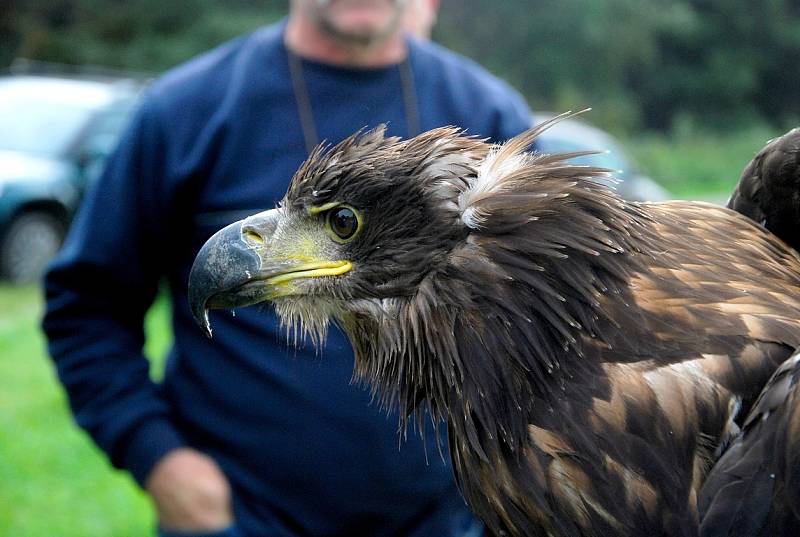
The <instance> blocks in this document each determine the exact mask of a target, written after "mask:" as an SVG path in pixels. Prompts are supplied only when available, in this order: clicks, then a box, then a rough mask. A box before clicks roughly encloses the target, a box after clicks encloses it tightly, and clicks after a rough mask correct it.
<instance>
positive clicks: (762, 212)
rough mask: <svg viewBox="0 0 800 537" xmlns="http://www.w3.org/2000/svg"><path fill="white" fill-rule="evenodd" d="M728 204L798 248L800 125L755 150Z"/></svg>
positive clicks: (799, 236) (799, 235)
mask: <svg viewBox="0 0 800 537" xmlns="http://www.w3.org/2000/svg"><path fill="white" fill-rule="evenodd" d="M728 207H730V208H731V209H733V210H734V211H737V212H740V213H742V214H743V215H745V216H748V217H750V218H752V219H753V220H755V221H756V222H758V223H759V224H761V225H763V226H764V227H765V228H767V229H768V230H770V231H771V232H773V233H774V234H776V235H777V236H778V237H780V238H781V239H783V240H784V241H785V242H786V243H787V244H789V245H791V246H792V247H794V248H795V249H800V226H798V218H799V217H800V128H797V129H792V130H791V131H789V132H788V133H786V134H784V135H783V136H780V137H778V138H775V139H774V140H770V141H769V143H767V145H766V147H764V149H762V150H761V151H759V153H758V154H757V155H756V156H755V157H754V158H753V160H751V161H750V163H749V164H748V165H747V167H745V169H744V171H743V172H742V176H741V178H740V179H739V184H738V185H736V189H735V190H734V191H733V194H732V195H731V198H730V200H728Z"/></svg>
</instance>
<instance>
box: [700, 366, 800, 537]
mask: <svg viewBox="0 0 800 537" xmlns="http://www.w3.org/2000/svg"><path fill="white" fill-rule="evenodd" d="M797 446H800V352H799V353H795V354H794V355H792V356H791V357H790V358H789V359H788V360H786V361H785V362H784V363H783V364H782V365H781V366H780V368H778V370H777V371H776V372H775V374H774V375H773V376H772V378H771V379H770V381H769V383H768V384H767V386H766V387H765V388H764V391H763V392H762V393H761V395H760V397H759V399H758V401H757V403H756V404H755V406H754V407H753V410H752V411H751V412H750V414H749V415H748V417H747V420H746V421H745V423H744V427H743V429H742V431H741V433H740V434H739V435H738V436H737V437H736V438H735V439H734V440H733V441H732V443H731V445H730V447H729V448H728V449H727V451H726V452H725V453H724V455H723V456H722V457H721V458H720V460H719V461H718V462H717V464H716V465H715V466H714V468H713V470H712V471H711V473H710V474H709V476H708V479H707V480H706V482H705V483H704V485H703V487H702V489H701V491H700V495H699V501H698V508H699V510H700V513H701V516H702V524H701V527H700V533H701V535H703V536H707V537H712V536H717V535H725V536H731V537H737V536H742V537H745V536H749V537H753V536H758V535H790V534H793V533H794V531H796V530H797V528H798V527H800V453H798V450H797Z"/></svg>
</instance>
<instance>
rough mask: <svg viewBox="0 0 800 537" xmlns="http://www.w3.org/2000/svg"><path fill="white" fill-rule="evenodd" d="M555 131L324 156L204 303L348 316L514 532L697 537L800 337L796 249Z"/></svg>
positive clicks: (496, 516) (257, 230) (222, 254)
mask: <svg viewBox="0 0 800 537" xmlns="http://www.w3.org/2000/svg"><path fill="white" fill-rule="evenodd" d="M543 128H546V125H544V126H540V127H538V128H537V129H534V130H533V131H531V132H529V133H527V134H525V135H523V136H520V137H518V138H516V139H514V140H512V141H510V142H509V143H507V144H506V145H504V146H500V147H497V146H491V145H489V144H487V143H485V142H483V141H481V140H477V139H474V138H468V137H465V136H463V135H462V134H460V133H459V132H458V131H457V130H455V129H438V130H435V131H431V132H428V133H425V134H422V135H420V136H418V137H416V138H414V139H412V140H409V141H400V140H397V139H392V138H384V137H383V133H382V131H373V132H370V133H367V134H364V135H357V136H354V137H352V138H350V139H348V140H346V141H345V142H342V143H341V144H339V145H337V146H335V147H333V148H331V149H328V150H320V151H317V152H315V153H314V154H313V155H312V156H311V158H310V159H309V161H308V162H307V163H306V164H304V166H303V167H302V169H301V170H299V171H298V173H297V174H296V175H295V177H294V179H293V181H292V184H291V186H290V188H289V191H288V193H287V195H286V198H285V199H284V201H283V203H282V204H281V208H279V209H277V210H274V211H268V212H265V213H261V214H259V215H255V216H253V217H251V218H249V219H246V220H244V221H242V222H239V223H236V224H233V225H232V226H229V227H228V228H226V229H224V230H222V231H220V232H219V233H218V234H217V235H215V237H213V238H212V239H211V240H210V241H209V243H207V244H206V246H204V247H203V250H202V251H201V252H200V254H199V255H198V258H197V260H196V262H195V266H194V268H193V271H192V275H191V286H190V300H191V301H192V307H193V310H194V311H195V314H196V315H197V317H198V320H199V321H201V323H202V324H203V325H204V326H206V327H208V318H207V313H206V310H207V308H210V307H233V306H238V305H244V304H250V303H254V302H259V301H263V300H271V301H273V302H274V304H275V306H276V308H277V311H278V312H279V314H280V315H281V316H282V317H283V318H284V319H285V321H286V322H287V323H288V324H290V325H294V326H298V325H302V326H303V327H304V328H303V329H304V330H306V331H308V332H310V333H311V335H312V336H314V337H324V329H325V326H326V323H327V321H328V319H329V318H330V319H332V320H333V321H334V322H336V323H337V324H338V325H339V326H341V327H342V329H343V330H344V331H345V332H346V333H347V334H348V336H349V338H350V341H351V342H352V344H353V348H354V350H355V354H356V373H357V376H358V377H359V378H362V379H366V380H367V381H368V382H369V383H371V385H372V386H374V387H377V389H378V390H379V393H380V394H381V397H382V401H383V402H384V403H386V404H399V405H400V406H401V408H404V409H408V410H409V411H410V410H413V409H418V410H419V409H421V408H424V407H427V408H429V409H430V411H431V412H432V413H433V415H434V416H435V417H439V418H443V419H444V420H446V422H447V426H448V430H449V443H450V446H449V447H450V455H451V457H452V460H453V466H454V470H455V474H456V477H457V479H458V482H459V484H460V486H461V489H462V491H463V493H464V496H465V498H466V500H467V502H468V503H469V504H470V506H471V508H472V509H473V510H474V511H475V512H476V513H477V514H478V515H479V516H480V517H481V518H482V519H483V520H484V521H485V523H486V524H487V526H488V527H489V528H490V530H491V531H492V532H493V533H495V534H497V535H504V534H507V535H514V536H528V535H570V536H571V535H598V536H600V535H602V536H606V535H648V534H649V535H671V536H679V535H695V534H696V533H697V531H698V525H699V515H698V511H697V494H698V491H699V488H700V486H701V484H702V483H703V480H704V478H705V476H706V474H707V472H708V469H709V467H710V466H711V464H712V462H713V460H714V458H715V455H716V453H717V449H718V448H719V446H720V445H722V444H723V442H724V441H725V440H726V439H727V438H728V437H730V436H731V435H732V434H734V433H735V432H736V430H737V428H736V425H735V422H734V420H735V418H736V416H737V412H747V411H748V410H749V408H750V407H751V406H752V403H753V402H754V400H755V399H756V397H757V396H758V394H759V392H760V390H761V387H762V386H764V384H765V383H766V382H767V380H768V379H769V377H770V375H771V374H772V373H773V372H774V371H775V369H776V368H777V367H778V366H779V365H780V364H781V363H782V362H784V360H786V359H787V358H788V356H789V355H790V354H791V353H792V352H793V350H794V349H795V348H797V347H798V346H800V258H798V256H797V254H796V252H794V251H793V250H792V249H791V248H789V247H787V246H786V245H785V244H784V243H783V242H782V241H780V240H778V239H777V238H775V237H774V236H772V235H771V234H769V233H768V232H766V231H765V230H764V229H763V228H761V227H760V226H758V225H757V224H755V223H753V222H752V221H750V220H749V219H747V218H745V217H743V216H742V215H740V214H737V213H735V212H734V211H731V210H728V209H725V208H721V207H716V206H713V205H710V204H702V203H689V202H670V203H660V204H646V203H633V202H627V201H624V200H622V199H620V198H619V197H618V196H617V195H616V194H615V193H614V192H613V191H611V190H609V189H608V188H606V187H605V186H602V185H601V184H598V182H597V179H598V178H601V177H602V176H604V175H605V171H604V170H600V169H596V168H591V167H582V166H576V165H572V164H570V163H569V161H568V159H569V158H570V157H571V155H542V154H529V153H526V152H525V148H526V147H528V146H529V144H530V143H531V141H532V140H533V139H534V138H535V136H536V135H537V134H538V133H539V132H540V131H541V130H542V129H543ZM342 223H344V224H348V225H340V224H342ZM349 224H352V226H356V228H357V232H356V233H355V234H354V235H347V233H349V231H350V230H352V226H351V225H349ZM342 230H345V231H347V233H341V234H340V233H338V232H339V231H342ZM345 235H347V238H346V239H342V237H343V236H345ZM740 409H742V410H740Z"/></svg>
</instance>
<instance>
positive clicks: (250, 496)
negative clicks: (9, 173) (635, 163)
mask: <svg viewBox="0 0 800 537" xmlns="http://www.w3.org/2000/svg"><path fill="white" fill-rule="evenodd" d="M284 27H285V23H284V24H279V25H276V26H272V27H269V28H265V29H263V30H261V31H257V32H255V33H253V34H251V35H248V36H245V37H242V38H239V39H237V40H235V41H232V42H230V43H227V44H225V45H223V46H221V47H218V48H217V49H215V50H213V51H211V52H209V53H206V54H204V55H202V56H199V57H197V58H196V59H194V60H192V61H190V62H188V63H187V64H184V65H183V66H180V67H178V68H176V69H174V70H172V71H171V72H169V73H167V74H166V75H165V76H163V77H162V78H161V79H159V80H158V81H156V82H154V83H153V84H152V86H151V87H150V88H149V90H148V92H147V95H146V98H145V99H144V102H143V104H142V105H141V107H140V109H139V110H138V112H137V114H136V115H135V117H134V119H133V121H132V124H131V125H130V127H129V128H128V130H127V132H126V134H125V135H124V137H123V139H122V141H121V143H120V145H119V147H118V149H117V150H116V152H115V154H114V155H113V156H112V157H111V158H110V160H109V163H108V165H107V169H106V170H105V173H104V175H103V177H102V178H101V179H100V181H99V182H98V184H96V185H95V187H94V188H93V189H92V190H91V192H90V193H89V194H88V196H87V199H86V200H85V203H84V204H83V206H82V208H81V210H80V213H79V215H78V216H77V219H76V221H75V223H74V225H73V227H72V230H71V231H70V234H69V237H68V239H67V242H66V244H65V246H64V248H63V250H62V251H61V253H60V255H59V256H58V257H57V259H56V261H55V263H54V264H53V265H52V267H51V269H50V271H49V273H48V275H47V278H46V294H47V312H46V315H45V319H44V323H43V326H44V329H45V331H46V333H47V336H48V338H49V349H50V353H51V354H52V356H53V359H54V361H55V364H56V367H57V371H58V375H59V377H60V379H61V381H62V383H63V384H64V386H65V388H66V390H67V392H68V394H69V400H70V404H71V406H72V410H73V412H74V414H75V416H76V419H77V421H78V423H79V424H80V426H81V427H83V428H84V429H86V430H87V431H88V432H89V434H90V435H91V436H92V438H93V439H94V441H95V442H96V443H97V444H98V445H99V446H100V447H101V448H102V449H103V450H105V451H106V452H107V453H108V455H109V457H110V459H111V461H112V463H113V464H114V465H115V466H117V467H120V468H125V469H127V470H129V471H130V472H131V473H132V474H133V475H134V477H135V478H136V479H137V480H138V481H139V482H140V483H143V482H144V480H145V478H146V476H147V474H148V473H149V471H150V470H151V469H152V467H153V465H154V464H155V463H156V462H157V461H158V459H160V458H161V457H162V456H164V455H165V454H166V453H167V452H168V451H169V450H171V449H174V448H177V447H180V446H192V447H194V448H197V449H200V450H202V451H203V452H205V453H208V454H209V455H211V456H212V457H214V459H216V461H217V462H218V463H219V464H220V465H221V467H222V469H223V471H224V472H225V473H226V475H227V477H228V479H229V480H230V482H231V484H232V489H233V495H234V512H235V516H236V519H237V524H238V526H239V529H240V530H241V531H243V532H244V533H245V534H248V535H275V536H277V535H314V536H322V535H331V536H333V535H342V536H344V535H348V536H351V535H371V536H382V535H386V536H389V535H417V536H422V535H430V536H437V537H439V536H446V535H450V530H449V529H448V528H450V527H452V526H454V525H456V524H458V523H461V522H463V520H464V519H465V516H466V515H465V513H466V508H465V506H464V503H463V500H461V498H460V497H459V495H458V492H457V490H456V488H455V485H454V484H453V479H452V476H451V470H450V467H449V460H447V459H448V457H447V455H446V454H445V460H442V457H441V456H440V455H439V452H438V451H437V448H436V442H435V440H434V439H433V436H432V433H431V431H430V430H428V431H426V433H425V437H426V438H425V439H421V438H420V435H419V434H417V433H416V432H413V431H409V434H408V440H407V441H405V442H400V441H399V439H398V431H397V423H398V420H397V416H396V415H394V414H389V415H387V413H386V412H385V411H382V410H381V409H379V408H378V407H377V405H375V404H371V403H370V397H369V395H368V393H367V392H366V391H365V390H364V389H363V388H362V387H359V386H354V385H352V384H351V382H350V379H351V375H352V369H353V357H352V352H351V350H350V345H349V343H348V342H347V341H346V339H345V338H344V337H343V336H342V335H341V334H340V333H337V332H335V331H334V332H333V333H331V335H330V337H329V341H328V343H327V345H326V346H325V348H324V350H323V351H322V352H321V353H316V352H315V351H314V349H313V348H310V347H301V348H300V349H295V348H294V347H293V346H292V345H289V344H287V336H286V334H285V332H284V331H283V330H282V329H281V328H280V327H279V325H278V322H277V321H276V317H275V315H274V313H273V311H272V310H271V309H270V307H268V306H254V307H250V308H245V309H242V310H239V311H237V312H236V314H235V316H234V315H233V314H232V313H231V312H214V313H212V315H214V318H213V322H214V328H215V330H214V339H213V340H211V341H209V340H207V339H206V338H205V336H204V335H203V333H202V331H201V330H200V329H199V328H198V327H197V326H196V325H195V324H194V322H193V320H192V317H191V315H190V312H189V309H188V306H187V298H186V291H187V278H188V273H189V269H190V266H191V263H192V260H193V258H194V255H195V254H196V252H197V250H198V249H199V248H200V246H201V245H202V244H203V242H204V241H205V240H206V239H207V238H208V237H209V236H210V235H211V234H212V233H213V232H214V231H216V230H217V229H219V228H221V227H223V226H224V225H226V224H228V223H230V222H232V221H234V220H236V219H238V218H241V217H243V216H245V215H247V214H251V213H254V212H257V211H259V210H263V209H267V208H272V207H274V206H275V204H276V203H277V202H278V201H279V200H280V199H281V198H282V196H283V194H284V192H285V190H286V187H287V185H288V182H289V180H290V178H291V176H292V174H293V172H294V171H295V170H296V169H297V168H298V166H299V165H300V163H301V162H302V161H303V159H304V158H305V157H306V149H305V144H304V138H303V133H302V130H301V128H300V121H299V116H298V107H297V104H296V100H295V94H294V91H293V86H292V82H291V78H290V75H289V69H288V63H287V51H286V48H285V46H284V44H283V39H282V35H283V30H284ZM409 54H410V55H409V61H410V66H411V69H412V72H413V79H414V92H415V96H416V100H417V103H418V108H419V121H420V127H421V130H428V129H431V128H434V127H438V126H443V125H457V126H460V127H464V128H466V129H467V130H468V132H470V133H472V134H476V135H480V136H486V137H491V138H493V139H496V140H501V139H505V138H508V137H510V136H512V135H515V134H517V133H519V132H521V131H522V130H524V129H525V128H527V127H528V126H529V121H530V120H529V117H530V116H529V110H528V109H527V107H526V105H525V103H524V101H523V100H522V98H521V97H520V96H519V95H518V94H517V93H515V92H514V91H512V90H511V89H510V88H509V87H508V86H507V85H506V84H504V83H503V82H501V81H499V80H498V79H496V78H494V77H492V76H491V75H488V74H487V73H486V72H485V71H483V70H482V69H481V68H479V67H478V66H476V65H475V64H473V63H472V62H470V61H468V60H466V59H464V58H461V57H459V56H456V55H454V54H453V53H451V52H448V51H446V50H444V49H442V48H441V47H439V46H437V45H435V44H429V43H422V42H417V41H413V40H412V41H409ZM302 76H303V78H304V80H305V83H306V86H307V87H308V94H309V97H310V101H311V110H312V114H313V117H314V122H315V127H316V130H317V132H318V136H319V138H320V139H325V140H328V141H330V142H337V141H339V140H341V139H343V138H344V137H346V136H347V135H349V134H351V133H353V132H354V131H356V130H358V129H360V128H362V127H365V126H366V127H373V126H375V125H377V124H379V123H381V122H388V124H389V127H388V134H390V135H399V136H406V135H407V124H406V123H407V118H406V112H405V107H404V104H403V103H404V100H403V91H402V89H401V88H402V85H401V79H400V70H399V68H398V67H397V66H390V67H387V68H380V69H369V70H357V69H342V68H335V67H331V66H327V65H324V64H320V63H315V62H311V61H306V60H303V61H302ZM163 279H166V280H167V282H168V283H169V286H168V287H169V292H170V294H171V298H172V302H173V311H172V323H173V328H174V335H175V344H174V347H173V348H172V350H171V352H170V354H169V357H168V362H167V369H166V374H165V377H164V380H163V383H160V384H157V383H154V382H153V381H152V380H151V379H150V376H149V374H148V365H149V364H148V362H147V360H146V359H145V358H144V356H143V355H142V344H143V339H144V338H143V331H142V320H143V316H144V313H145V311H146V310H147V309H148V307H149V306H150V305H151V303H152V301H153V298H154V296H155V295H156V292H157V289H158V286H159V282H160V281H161V280H163ZM426 451H427V453H426ZM459 521H461V522H459Z"/></svg>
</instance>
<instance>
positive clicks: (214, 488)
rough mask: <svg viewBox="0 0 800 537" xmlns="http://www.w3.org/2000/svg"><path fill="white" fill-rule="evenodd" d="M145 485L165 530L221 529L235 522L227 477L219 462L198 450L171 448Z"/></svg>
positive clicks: (154, 468)
mask: <svg viewBox="0 0 800 537" xmlns="http://www.w3.org/2000/svg"><path fill="white" fill-rule="evenodd" d="M145 488H146V489H147V492H149V493H150V496H151V497H152V498H153V501H154V502H155V505H156V511H157V513H158V520H159V523H160V525H161V527H162V528H164V529H165V530H173V531H219V530H222V529H224V528H227V527H228V526H230V525H231V524H233V509H232V507H231V487H230V485H229V484H228V480H227V479H226V478H225V475H224V474H223V473H222V471H221V470H220V469H219V466H217V463H216V462H214V460H213V459H211V457H209V456H207V455H204V454H203V453H201V452H199V451H196V450H194V449H189V448H181V449H176V450H174V451H171V452H169V453H168V454H167V455H166V456H165V457H164V458H163V459H161V460H160V461H158V463H156V465H155V466H154V467H153V470H152V471H151V472H150V475H149V476H148V478H147V481H146V483H145Z"/></svg>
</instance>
